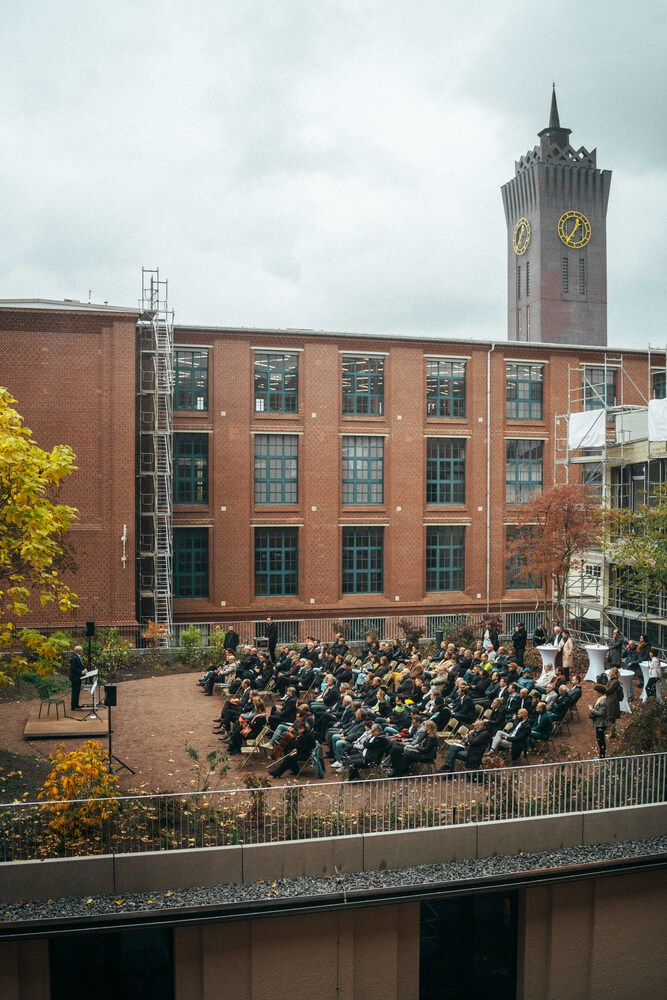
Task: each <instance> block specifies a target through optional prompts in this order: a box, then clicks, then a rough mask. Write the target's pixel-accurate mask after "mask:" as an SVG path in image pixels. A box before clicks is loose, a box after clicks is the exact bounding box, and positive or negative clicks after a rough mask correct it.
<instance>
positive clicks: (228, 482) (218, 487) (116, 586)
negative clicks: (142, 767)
mask: <svg viewBox="0 0 667 1000" xmlns="http://www.w3.org/2000/svg"><path fill="white" fill-rule="evenodd" d="M138 319H139V313H138V311H137V310H124V309H115V308H111V307H107V306H101V307H100V306H92V305H82V304H78V303H67V302H65V303H46V302H18V303H16V302H14V303H7V302H5V303H2V304H0V357H1V358H2V367H1V369H0V382H1V383H3V384H7V386H8V388H9V389H10V391H11V392H12V394H13V395H14V396H15V397H16V398H17V400H18V408H19V410H20V412H21V413H22V414H23V415H24V417H25V419H26V422H27V424H28V425H29V426H30V427H31V428H32V430H33V432H34V434H35V437H36V439H37V441H38V442H39V444H40V445H43V446H45V447H47V446H51V445H53V444H54V443H57V442H63V443H68V444H70V445H72V447H73V448H74V451H75V453H76V455H77V463H76V464H77V467H78V471H77V473H76V474H75V475H74V476H72V477H71V479H70V480H69V481H68V482H67V483H66V485H65V486H64V487H63V491H62V492H63V499H65V500H66V501H67V502H69V503H72V504H73V505H74V506H76V507H77V508H78V509H79V511H80V517H79V521H78V524H77V526H76V528H75V529H74V531H73V536H72V537H73V541H74V544H75V547H76V557H77V562H78V566H79V569H78V572H77V575H76V581H75V589H76V591H77V593H78V594H79V597H80V609H81V611H80V617H81V620H82V621H85V620H86V619H87V618H95V619H96V620H97V621H98V622H100V623H105V622H107V623H109V622H127V621H132V620H135V619H136V616H137V615H140V614H141V608H142V604H141V601H140V593H139V591H140V578H139V574H138V573H137V568H136V567H137V560H138V559H139V556H140V545H139V541H138V535H139V532H138V530H137V527H136V525H137V523H138V521H137V494H138V491H137V488H136V484H137V482H138V463H139V454H138V452H139V443H138V442H139V433H138V421H139V417H138V416H137V414H138V412H139V410H138V399H139V378H138V371H139V360H138V358H139V344H140V335H139V334H138V333H137V321H138ZM621 373H623V376H622V375H621ZM174 378H175V389H174V410H173V431H174V433H173V480H174V482H173V545H174V547H173V570H174V590H173V613H174V619H175V621H177V622H178V621H198V622H204V621H216V620H218V621H225V620H227V621H232V620H236V621H238V620H244V619H251V620H254V619H258V620H259V619H262V618H263V617H265V616H266V615H267V614H270V613H273V614H275V615H276V616H277V617H281V618H290V619H294V618H302V617H309V616H312V617H317V618H325V617H344V616H359V615H361V616H382V615H384V616H403V615H408V616H409V615H410V614H415V613H417V612H419V613H422V614H434V615H437V614H441V613H449V612H456V611H470V610H472V611H480V612H482V611H486V610H487V609H492V610H497V609H502V610H511V609H512V608H516V609H527V608H530V607H534V593H533V591H531V590H525V589H521V587H520V584H521V580H520V577H519V578H517V575H516V573H515V572H514V571H513V569H512V568H511V567H510V568H508V567H507V566H506V562H507V560H506V558H505V542H506V538H507V534H508V532H511V530H512V527H513V526H514V525H516V524H517V522H518V521H519V511H520V507H521V501H522V500H525V499H526V498H527V497H528V496H529V495H530V494H531V493H532V492H533V491H535V490H538V489H540V488H547V487H549V486H551V485H552V483H553V482H554V477H555V475H556V473H555V470H556V469H557V468H558V470H559V473H558V474H559V475H560V476H561V478H562V477H564V467H561V466H557V465H556V463H555V457H556V455H555V452H556V450H557V449H558V448H561V450H562V447H564V444H563V442H559V439H558V435H557V434H556V432H555V417H556V415H557V414H564V413H567V411H568V409H569V408H570V406H571V407H572V409H573V410H577V409H579V410H581V409H584V408H587V407H590V406H594V405H597V403H598V402H600V396H601V395H602V396H604V398H605V400H606V402H607V403H608V404H612V403H616V402H618V403H621V402H622V403H623V404H624V405H632V404H642V403H645V401H646V398H647V397H648V396H649V395H650V393H651V392H652V381H651V378H652V375H651V366H650V362H649V359H648V357H647V352H643V351H623V352H612V351H610V350H609V349H603V348H593V347H575V346H550V345H546V344H524V343H508V342H498V343H485V342H478V341H468V342H462V341H447V340H444V339H443V340H436V339H432V340H423V339H422V340H418V339H409V338H405V337H391V336H386V337H381V336H372V337H371V336H362V335H357V334H334V333H314V332H311V331H275V330H233V329H228V328H201V327H186V326H179V327H176V329H175V330H174ZM584 382H586V385H584ZM621 394H623V398H622V399H621V398H620V395H621ZM573 400H574V402H572V401H573ZM577 400H578V401H577ZM559 434H560V432H559ZM563 457H564V456H563V455H561V458H563ZM584 468H585V467H584ZM123 538H125V541H123ZM123 556H125V561H124V562H123Z"/></svg>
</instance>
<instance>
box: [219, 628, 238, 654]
mask: <svg viewBox="0 0 667 1000" xmlns="http://www.w3.org/2000/svg"><path fill="white" fill-rule="evenodd" d="M240 641H241V640H240V639H239V634H238V632H235V631H234V629H233V628H228V629H227V631H226V632H225V639H224V642H223V644H222V646H223V649H229V650H230V651H231V652H232V653H235V652H236V649H237V646H238V645H239V643H240Z"/></svg>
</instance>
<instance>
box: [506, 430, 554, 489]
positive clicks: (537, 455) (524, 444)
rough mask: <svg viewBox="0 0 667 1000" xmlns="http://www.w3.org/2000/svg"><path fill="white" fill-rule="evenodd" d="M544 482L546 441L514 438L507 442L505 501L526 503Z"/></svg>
mask: <svg viewBox="0 0 667 1000" xmlns="http://www.w3.org/2000/svg"><path fill="white" fill-rule="evenodd" d="M543 484H544V441H535V440H531V439H524V438H512V439H511V440H509V441H506V442H505V502H506V503H525V502H526V501H527V500H530V498H531V497H532V496H533V495H534V494H535V493H541V491H542V488H543Z"/></svg>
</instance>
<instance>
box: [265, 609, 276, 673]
mask: <svg viewBox="0 0 667 1000" xmlns="http://www.w3.org/2000/svg"><path fill="white" fill-rule="evenodd" d="M264 635H265V637H266V638H267V639H268V641H269V656H270V657H271V663H275V662H276V645H277V643H278V626H277V625H276V623H275V622H274V620H273V618H267V619H266V629H265V630H264Z"/></svg>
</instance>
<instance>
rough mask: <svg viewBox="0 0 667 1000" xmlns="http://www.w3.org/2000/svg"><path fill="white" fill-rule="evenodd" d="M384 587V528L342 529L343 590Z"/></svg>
mask: <svg viewBox="0 0 667 1000" xmlns="http://www.w3.org/2000/svg"><path fill="white" fill-rule="evenodd" d="M383 590H384V528H377V527H370V526H369V527H349V528H343V593H344V594H381V593H382V591H383Z"/></svg>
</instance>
